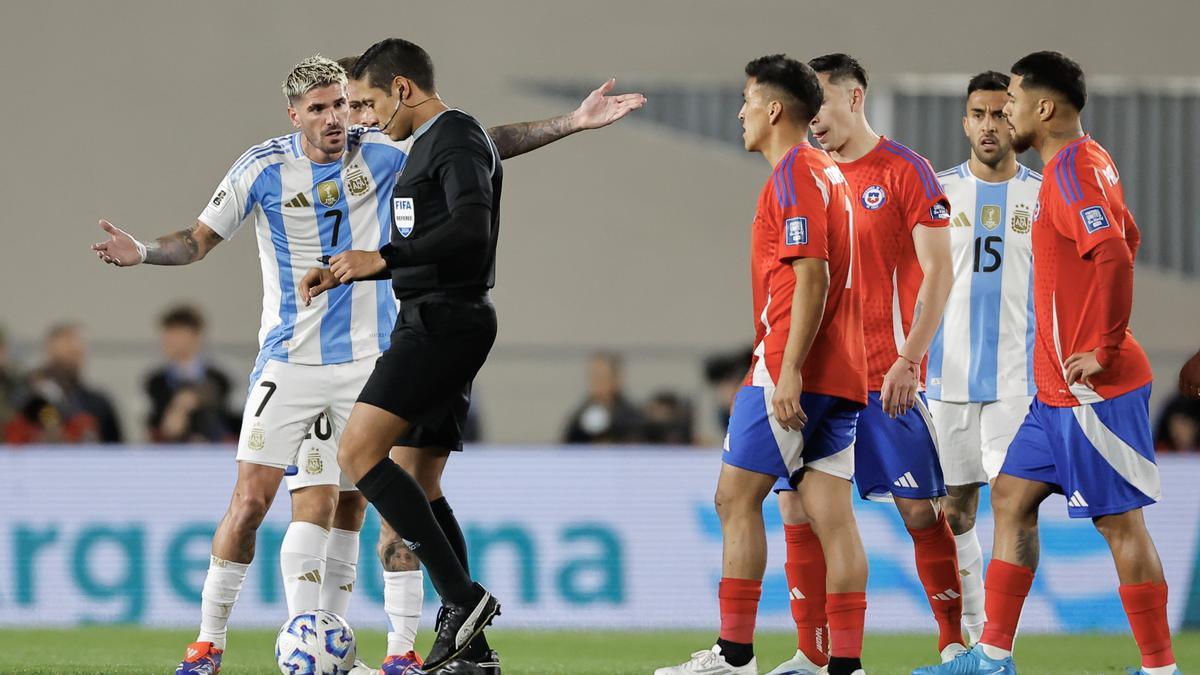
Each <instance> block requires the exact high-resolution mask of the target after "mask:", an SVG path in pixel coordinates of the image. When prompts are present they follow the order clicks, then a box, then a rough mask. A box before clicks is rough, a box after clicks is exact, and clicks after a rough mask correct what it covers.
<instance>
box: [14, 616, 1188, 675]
mask: <svg viewBox="0 0 1200 675" xmlns="http://www.w3.org/2000/svg"><path fill="white" fill-rule="evenodd" d="M488 636H489V638H490V640H491V642H492V644H493V645H494V646H495V647H496V649H497V650H499V652H500V655H501V659H502V663H503V664H504V672H505V673H506V674H507V675H591V674H593V673H594V674H595V675H617V674H621V675H624V674H626V673H628V674H630V675H634V674H640V675H649V674H650V673H653V672H654V669H655V668H657V667H660V666H665V665H671V664H674V663H678V662H681V661H683V660H685V659H686V658H687V657H688V655H689V654H691V652H693V651H696V650H698V649H703V648H705V647H707V646H709V645H711V644H712V641H713V639H714V634H713V633H712V632H711V631H710V632H665V631H664V632H654V631H642V632H608V631H595V632H573V631H504V630H497V631H494V632H493V631H489V633H488ZM424 638H425V640H426V642H427V641H428V639H429V634H428V631H426V632H425V633H424ZM193 639H195V631H194V630H191V629H188V630H148V629H144V628H137V627H109V626H104V627H100V626H96V627H85V628H78V629H70V630H20V629H14V628H3V629H0V673H3V674H4V675H35V674H36V675H109V674H111V675H133V674H134V673H137V674H139V675H140V674H141V673H148V674H149V673H152V674H154V675H163V674H164V673H173V672H174V667H175V665H176V664H177V663H178V662H179V659H180V657H181V656H182V654H183V648H184V646H185V645H186V644H187V643H188V642H190V641H191V640H193ZM274 639H275V634H274V632H273V631H262V630H237V629H236V628H234V629H232V630H231V631H230V644H229V648H230V649H229V653H228V655H227V657H226V661H225V666H224V668H223V669H222V671H221V672H222V674H223V675H274V674H275V673H278V672H279V671H278V670H277V669H276V668H275V664H274ZM793 640H794V637H793V636H792V635H789V634H782V633H769V634H764V635H760V636H759V641H758V664H759V670H760V671H761V672H764V673H765V672H767V671H768V670H770V669H771V668H774V667H775V666H776V665H777V664H778V663H779V662H780V661H782V660H783V659H784V658H787V657H789V656H790V655H791V654H792V652H793V651H794V650H795V643H794V642H793ZM933 640H934V638H933V637H932V636H931V635H888V634H884V635H879V634H875V635H868V636H867V642H866V652H865V653H864V655H863V656H864V663H865V664H866V666H867V672H868V673H869V674H870V675H901V674H904V675H907V674H908V673H910V672H911V671H912V669H913V668H914V667H916V666H919V665H926V664H928V663H931V662H932V659H933V658H934V653H933V649H934V645H933ZM358 644H359V655H360V656H361V657H362V658H363V659H364V660H365V661H366V662H367V663H369V664H372V665H377V664H378V663H379V661H380V660H381V659H382V655H383V649H384V635H383V634H382V633H379V632H372V631H360V633H359V635H358ZM420 646H426V645H424V644H423V645H420ZM1175 654H1176V656H1177V657H1178V659H1179V662H1180V663H1181V664H1183V666H1184V668H1186V666H1187V664H1195V663H1197V662H1200V633H1184V634H1181V635H1178V636H1176V642H1175ZM1136 661H1137V649H1136V647H1135V646H1134V644H1133V639H1132V638H1131V637H1130V636H1128V635H1072V636H1048V635H1025V636H1021V637H1020V639H1019V640H1018V644H1017V667H1018V668H1019V669H1020V673H1021V675H1084V674H1085V673H1086V674H1090V675H1096V674H1098V673H1124V672H1125V671H1124V670H1123V667H1124V666H1129V665H1136Z"/></svg>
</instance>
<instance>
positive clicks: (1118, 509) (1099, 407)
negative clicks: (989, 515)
mask: <svg viewBox="0 0 1200 675" xmlns="http://www.w3.org/2000/svg"><path fill="white" fill-rule="evenodd" d="M1149 404H1150V385H1146V386H1144V387H1142V388H1140V389H1135V390H1134V391H1131V392H1129V393H1127V394H1122V395H1121V396H1118V397H1116V398H1114V399H1109V400H1106V401H1100V402H1097V403H1090V404H1085V405H1078V406H1074V407H1070V408H1055V407H1052V406H1048V405H1046V404H1045V403H1042V402H1041V401H1040V400H1034V402H1033V405H1032V406H1031V407H1030V409H1029V414H1028V415H1027V416H1026V417H1025V422H1024V423H1023V424H1022V425H1021V428H1020V429H1019V430H1018V431H1017V435H1016V438H1014V439H1013V442H1012V445H1011V446H1009V448H1008V458H1007V459H1005V461H1004V467H1003V468H1002V469H1001V470H1000V473H1005V474H1008V475H1010V476H1016V477H1017V478H1025V479H1027V480H1034V481H1039V482H1042V483H1048V484H1049V485H1050V486H1051V487H1052V488H1053V489H1054V491H1055V492H1059V493H1061V494H1063V495H1064V496H1066V497H1067V514H1068V515H1069V516H1070V517H1072V518H1096V517H1099V516H1107V515H1112V514H1118V513H1126V512H1128V511H1132V510H1134V509H1138V508H1141V507H1143V506H1148V505H1150V504H1153V503H1155V502H1157V501H1158V500H1159V499H1160V498H1161V497H1162V489H1161V485H1160V482H1159V475H1158V465H1157V464H1156V463H1155V461H1154V441H1153V439H1152V437H1151V433H1150V407H1149Z"/></svg>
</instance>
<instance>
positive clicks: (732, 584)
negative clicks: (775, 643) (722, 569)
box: [717, 577, 762, 644]
mask: <svg viewBox="0 0 1200 675" xmlns="http://www.w3.org/2000/svg"><path fill="white" fill-rule="evenodd" d="M717 597H718V598H719V599H720V602H721V639H722V640H726V641H729V642H737V643H740V644H750V643H752V642H754V620H755V618H756V617H757V616H758V599H759V598H760V597H762V581H760V580H758V579H731V578H728V577H726V578H723V579H721V585H720V587H719V590H718V591H717Z"/></svg>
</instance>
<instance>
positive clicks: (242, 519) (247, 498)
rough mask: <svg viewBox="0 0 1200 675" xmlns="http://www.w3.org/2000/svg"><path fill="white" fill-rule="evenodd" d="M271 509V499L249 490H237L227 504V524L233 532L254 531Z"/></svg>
mask: <svg viewBox="0 0 1200 675" xmlns="http://www.w3.org/2000/svg"><path fill="white" fill-rule="evenodd" d="M270 508H271V497H269V496H266V495H263V494H261V493H257V492H254V491H251V490H239V491H238V492H236V493H234V495H233V499H232V500H230V502H229V518H228V520H229V524H230V526H231V527H233V529H234V530H235V531H238V532H246V531H251V532H252V531H255V530H257V529H258V526H259V525H261V524H262V521H263V518H265V517H266V516H267V510H268V509H270Z"/></svg>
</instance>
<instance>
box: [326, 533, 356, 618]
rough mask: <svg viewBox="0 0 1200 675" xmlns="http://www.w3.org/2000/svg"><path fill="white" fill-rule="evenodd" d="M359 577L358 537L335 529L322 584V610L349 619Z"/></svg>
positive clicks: (327, 554)
mask: <svg viewBox="0 0 1200 675" xmlns="http://www.w3.org/2000/svg"><path fill="white" fill-rule="evenodd" d="M357 576H358V533H357V532H354V531H351V530H339V529H338V528H336V527H335V528H333V529H332V530H330V531H329V544H328V546H327V547H326V549H325V578H324V579H323V580H322V581H321V605H320V607H321V609H327V610H329V611H331V612H333V613H334V614H337V615H338V616H340V617H342V618H343V619H344V618H346V610H348V609H349V608H350V595H351V594H352V593H353V592H354V580H355V578H357Z"/></svg>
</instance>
